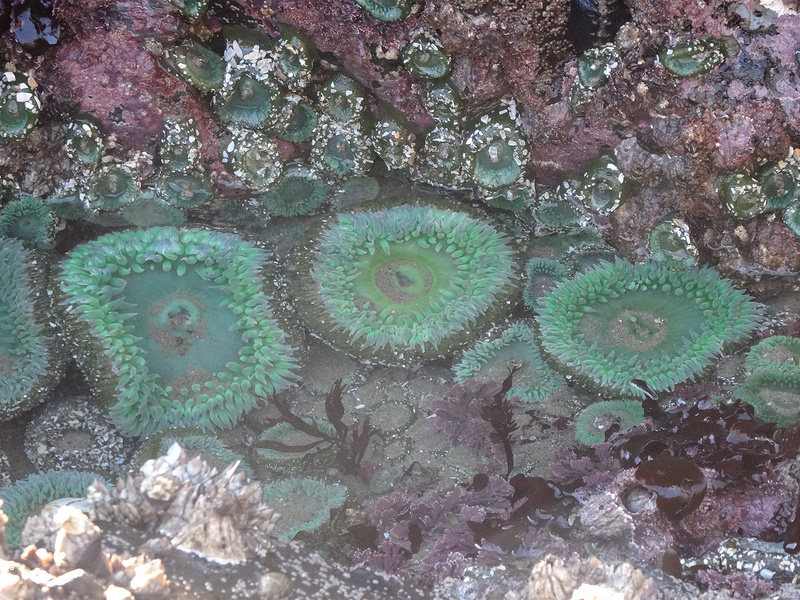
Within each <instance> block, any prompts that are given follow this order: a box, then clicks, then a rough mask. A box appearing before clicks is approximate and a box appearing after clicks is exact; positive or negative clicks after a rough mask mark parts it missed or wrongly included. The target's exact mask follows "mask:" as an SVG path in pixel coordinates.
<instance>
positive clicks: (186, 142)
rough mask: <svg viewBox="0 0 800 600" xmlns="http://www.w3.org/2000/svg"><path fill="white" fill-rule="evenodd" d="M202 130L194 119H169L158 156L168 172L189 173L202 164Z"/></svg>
mask: <svg viewBox="0 0 800 600" xmlns="http://www.w3.org/2000/svg"><path fill="white" fill-rule="evenodd" d="M200 151H201V143H200V130H199V129H198V127H197V123H196V122H195V120H194V119H191V118H186V119H179V118H176V117H167V118H166V119H164V130H163V131H162V132H161V139H160V140H159V150H158V156H159V158H160V159H161V166H162V168H164V169H166V170H168V171H188V170H191V169H194V168H197V166H198V165H199V163H200Z"/></svg>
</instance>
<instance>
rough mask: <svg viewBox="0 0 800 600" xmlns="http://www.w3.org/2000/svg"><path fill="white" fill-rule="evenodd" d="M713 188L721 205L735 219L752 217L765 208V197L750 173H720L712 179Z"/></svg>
mask: <svg viewBox="0 0 800 600" xmlns="http://www.w3.org/2000/svg"><path fill="white" fill-rule="evenodd" d="M714 190H715V191H716V192H717V197H718V198H719V201H720V203H721V204H722V206H724V207H725V209H726V210H727V211H728V212H729V213H731V214H732V215H733V216H734V217H736V218H737V219H752V218H753V217H757V216H758V215H760V214H762V213H763V212H765V211H766V210H767V197H766V195H764V192H763V191H762V189H761V185H759V183H758V181H756V180H755V179H753V178H752V177H751V176H750V175H746V174H744V173H732V174H729V175H720V176H719V177H717V178H716V179H715V180H714Z"/></svg>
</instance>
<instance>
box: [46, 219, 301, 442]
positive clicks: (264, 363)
mask: <svg viewBox="0 0 800 600" xmlns="http://www.w3.org/2000/svg"><path fill="white" fill-rule="evenodd" d="M267 257H268V255H267V253H266V252H265V251H264V250H262V249H260V248H257V247H255V246H253V245H252V244H249V243H247V242H244V241H242V240H241V239H239V238H238V237H236V236H234V235H231V234H227V233H218V232H213V231H203V230H197V229H175V228H172V227H153V228H151V229H146V230H138V231H123V232H117V233H110V234H108V235H104V236H102V237H101V238H99V239H97V240H95V241H92V242H88V243H85V244H82V245H80V246H78V247H77V248H76V249H75V250H73V251H72V252H71V253H70V254H69V256H68V257H67V259H66V260H65V261H64V262H63V263H62V265H61V273H60V274H59V275H58V278H57V285H58V289H57V291H58V293H59V295H60V300H61V303H62V304H63V306H64V307H65V312H66V317H67V320H68V327H69V329H70V334H71V335H70V337H71V338H72V339H73V340H74V341H75V353H76V356H77V358H78V361H79V363H80V364H81V366H82V368H84V369H85V370H86V371H87V374H88V377H87V379H88V380H89V382H90V384H91V385H92V386H93V388H94V391H95V393H96V395H97V396H98V398H99V399H100V400H101V401H102V402H103V403H104V404H106V405H107V406H109V407H110V409H109V415H110V418H111V420H112V422H113V423H114V424H115V425H117V427H119V428H120V430H121V431H122V432H123V433H124V434H126V435H130V436H136V435H139V436H146V435H149V434H151V433H154V432H156V431H159V430H162V429H166V428H169V427H178V426H191V425H193V426H197V427H201V428H204V429H211V428H225V427H230V426H231V425H233V423H234V422H235V421H236V420H237V419H238V418H239V417H240V416H241V415H242V414H244V413H245V412H247V411H249V410H250V409H251V408H253V407H254V406H256V404H257V401H258V400H259V399H263V398H266V397H267V396H268V395H270V394H272V393H275V392H279V391H281V390H283V389H285V388H286V387H288V386H289V384H290V382H291V381H292V380H293V379H295V377H296V376H295V375H294V373H293V370H294V368H295V366H296V365H295V359H294V358H293V356H292V349H291V348H290V347H289V345H288V344H287V342H286V336H285V334H284V333H283V331H282V330H281V329H280V328H279V327H278V324H277V322H276V321H275V319H274V318H273V315H272V309H271V307H270V300H271V299H270V297H269V296H268V295H267V293H266V292H265V286H266V285H267V282H266V281H265V279H264V276H263V275H262V272H261V271H262V267H263V266H264V265H265V262H266V260H267Z"/></svg>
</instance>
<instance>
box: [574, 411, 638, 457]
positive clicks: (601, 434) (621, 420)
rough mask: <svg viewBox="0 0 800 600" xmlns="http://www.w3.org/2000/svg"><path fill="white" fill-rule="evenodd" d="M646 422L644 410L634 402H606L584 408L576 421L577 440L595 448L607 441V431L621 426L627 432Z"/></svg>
mask: <svg viewBox="0 0 800 600" xmlns="http://www.w3.org/2000/svg"><path fill="white" fill-rule="evenodd" d="M642 421H644V409H643V408H642V404H641V403H640V402H636V401H634V400H606V401H604V402H595V403H594V404H592V405H590V406H587V407H586V408H584V409H583V410H582V411H581V412H580V414H579V415H578V418H577V419H576V420H575V440H576V441H577V442H578V443H579V444H583V445H584V446H594V445H595V444H600V443H602V442H605V441H606V431H608V429H609V427H611V426H612V425H619V429H620V431H627V430H628V429H630V428H631V427H633V426H634V425H638V424H639V423H641V422H642Z"/></svg>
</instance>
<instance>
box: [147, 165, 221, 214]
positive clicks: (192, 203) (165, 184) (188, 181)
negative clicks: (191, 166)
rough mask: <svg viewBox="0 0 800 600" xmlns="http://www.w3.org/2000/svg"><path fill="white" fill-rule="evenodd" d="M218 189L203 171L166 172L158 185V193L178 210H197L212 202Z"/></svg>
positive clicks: (159, 179)
mask: <svg viewBox="0 0 800 600" xmlns="http://www.w3.org/2000/svg"><path fill="white" fill-rule="evenodd" d="M216 191H217V189H216V187H214V184H213V183H211V178H210V177H209V176H208V175H207V174H206V173H204V172H203V171H202V170H201V169H195V170H189V171H166V172H164V173H162V174H161V176H160V177H159V178H158V182H157V183H156V193H157V194H158V195H159V196H160V197H161V198H162V199H163V200H164V201H165V202H166V203H167V204H169V205H171V206H174V207H176V208H197V207H198V206H203V205H204V204H208V203H209V202H211V199H212V198H213V197H214V194H215V193H216Z"/></svg>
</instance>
